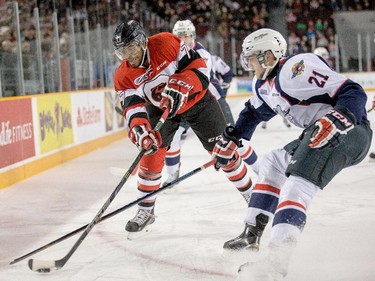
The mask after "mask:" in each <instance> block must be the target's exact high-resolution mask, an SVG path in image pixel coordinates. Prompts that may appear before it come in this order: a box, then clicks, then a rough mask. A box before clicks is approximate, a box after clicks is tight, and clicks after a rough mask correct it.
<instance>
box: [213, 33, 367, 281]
mask: <svg viewBox="0 0 375 281" xmlns="http://www.w3.org/2000/svg"><path fill="white" fill-rule="evenodd" d="M286 50H287V44H286V41H285V39H284V38H283V36H282V35H281V34H280V33H279V32H277V31H275V30H272V29H266V28H264V29H259V30H257V31H255V32H253V33H251V34H250V35H249V36H247V37H246V38H245V39H244V41H243V45H242V54H241V59H242V64H243V67H244V68H245V69H246V70H252V71H254V72H255V79H254V80H253V89H254V96H252V97H251V98H250V100H249V101H248V102H247V103H246V104H245V108H244V109H243V110H242V111H241V113H240V115H239V118H238V120H237V122H236V124H235V126H234V127H232V126H229V127H227V128H226V129H225V131H224V132H223V134H222V137H221V139H220V140H219V141H218V142H217V144H216V146H215V148H214V151H213V157H214V158H216V160H217V162H216V167H217V168H219V167H220V166H221V165H226V164H227V163H228V161H231V159H232V157H233V154H230V153H229V151H232V153H234V152H235V151H236V150H237V147H238V145H239V144H240V139H241V138H245V139H249V140H250V139H251V137H252V135H253V132H254V130H255V128H256V126H257V125H258V124H259V123H260V122H262V121H267V120H269V119H271V118H273V117H274V116H276V115H277V114H279V115H281V116H283V117H285V118H287V119H288V120H289V121H290V122H291V123H292V124H294V125H295V126H297V127H300V128H302V129H304V130H303V132H302V134H301V135H300V137H299V138H298V139H296V140H294V141H292V142H290V143H288V144H287V145H285V146H284V147H283V148H280V149H275V150H272V151H271V152H270V153H269V154H267V155H266V156H264V158H263V159H262V161H261V163H260V169H259V177H258V180H257V183H256V184H255V186H254V190H253V194H252V196H251V199H250V203H249V207H248V209H247V213H246V216H245V228H244V230H243V232H242V233H241V234H240V235H239V236H238V237H236V238H234V239H231V240H229V241H227V242H226V243H225V244H224V248H225V249H230V250H240V249H253V250H258V249H259V243H260V238H261V236H262V233H263V231H264V229H265V227H266V225H267V223H268V222H269V221H272V228H271V235H270V241H269V255H267V257H266V258H265V259H264V260H262V261H259V262H255V263H246V264H244V265H242V266H241V267H240V270H239V279H238V280H257V281H260V280H280V279H282V278H283V277H284V276H285V275H286V274H287V268H288V262H289V260H290V257H291V255H292V252H293V249H294V247H295V246H296V243H297V239H298V237H299V235H300V234H301V232H302V230H303V228H304V226H305V224H306V218H307V209H308V207H309V205H310V203H311V201H312V199H313V198H314V196H315V194H316V193H317V191H318V190H319V189H324V188H325V187H326V186H327V184H329V182H330V181H331V180H332V179H333V178H334V177H335V175H337V174H338V173H339V172H340V171H341V170H342V169H344V168H346V167H350V166H353V165H356V164H358V163H359V162H361V161H362V160H363V159H364V157H365V156H366V154H367V152H368V150H369V147H370V144H371V139H372V131H371V128H370V123H369V121H368V120H367V114H366V109H365V104H366V99H367V96H366V93H365V92H364V90H363V89H362V87H361V86H360V85H359V84H357V83H355V82H353V81H351V80H349V79H347V78H346V77H344V76H343V75H341V74H339V73H337V72H335V71H333V70H332V69H331V68H330V67H329V66H328V65H327V63H326V62H325V61H324V60H322V59H321V58H320V57H318V56H316V55H314V54H312V53H305V54H299V55H295V56H291V57H287V58H285V57H284V56H285V52H286ZM353 188H354V187H353ZM250 276H251V277H252V278H253V279H250V278H249V277H250Z"/></svg>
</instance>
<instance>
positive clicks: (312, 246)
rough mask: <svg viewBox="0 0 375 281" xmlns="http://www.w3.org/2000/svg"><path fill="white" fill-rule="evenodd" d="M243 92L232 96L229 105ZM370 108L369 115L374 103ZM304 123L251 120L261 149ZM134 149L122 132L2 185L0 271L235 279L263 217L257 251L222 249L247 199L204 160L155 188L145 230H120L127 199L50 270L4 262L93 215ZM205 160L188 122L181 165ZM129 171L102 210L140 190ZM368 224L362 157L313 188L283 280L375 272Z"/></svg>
mask: <svg viewBox="0 0 375 281" xmlns="http://www.w3.org/2000/svg"><path fill="white" fill-rule="evenodd" d="M244 102H245V99H243V98H242V99H238V98H237V99H230V100H229V103H230V105H231V107H232V110H233V112H234V114H235V115H237V114H238V112H239V111H240V109H241V108H242V105H243V103H244ZM369 116H370V118H371V120H372V121H373V124H375V120H374V119H375V113H371V114H370V115H369ZM373 128H374V126H373ZM300 131H301V130H300V129H297V128H290V129H288V128H286V127H285V126H284V124H283V123H282V120H281V118H279V117H276V118H274V119H273V120H271V121H270V123H269V124H268V127H267V129H266V130H263V129H261V128H259V129H257V131H256V133H255V135H254V138H253V140H252V145H253V147H254V148H255V150H256V151H257V153H258V154H259V155H260V156H262V155H264V154H265V153H266V152H267V151H269V150H270V149H271V148H276V147H281V146H283V145H284V144H286V143H287V142H288V141H289V140H292V139H293V138H295V137H297V136H298V135H299V133H300ZM373 144H374V143H373ZM372 150H375V144H374V145H373V146H372ZM137 153H138V151H137V150H136V148H135V147H134V145H132V144H131V143H130V142H129V140H128V139H126V140H122V141H119V142H116V143H114V144H112V145H110V146H108V147H105V148H102V149H99V150H97V151H95V152H92V153H90V154H88V155H85V156H82V157H80V158H78V159H75V160H73V161H70V162H68V163H65V164H63V165H61V166H58V167H56V168H53V169H50V170H48V171H45V172H43V173H41V174H38V175H36V176H34V177H32V178H29V179H27V180H25V181H23V182H20V183H18V184H15V185H13V186H11V187H8V188H6V189H3V190H0V202H1V203H0V211H1V215H0V225H1V228H0V281H34V280H53V281H119V280H126V281H132V280H142V281H147V280H150V281H151V280H152V281H169V280H180V281H188V280H189V281H190V280H191V281H193V280H207V281H210V280H215V281H228V280H235V279H236V272H237V269H238V267H239V266H240V265H241V264H243V263H245V262H246V261H249V260H257V259H260V258H261V257H263V256H264V255H265V254H266V253H267V247H266V245H267V242H268V239H269V231H270V227H269V226H267V228H266V230H265V234H264V236H263V238H262V245H261V250H260V252H259V253H256V254H254V253H244V254H229V253H224V252H223V250H222V245H223V243H224V242H225V241H226V240H228V239H231V238H233V237H234V236H237V235H238V234H239V233H240V232H241V231H242V230H243V222H242V220H243V217H244V215H245V210H246V205H245V201H244V200H243V198H242V196H240V194H239V193H238V192H237V191H236V190H235V189H234V187H233V186H232V185H231V184H230V183H229V182H228V181H227V180H226V178H225V176H224V175H223V174H222V173H221V172H216V171H215V170H214V169H213V168H208V169H206V170H204V171H202V172H200V173H199V174H197V175H194V176H193V177H191V178H188V179H186V180H185V181H183V182H182V183H180V184H179V185H178V186H176V187H175V188H174V189H173V190H170V191H168V192H165V193H162V194H160V195H159V196H158V199H157V205H156V210H155V212H156V215H157V218H156V222H155V223H154V225H153V228H152V232H151V233H149V234H147V235H145V236H143V237H140V238H138V239H136V240H132V241H129V240H127V239H126V233H125V231H124V227H125V223H126V222H127V220H128V219H130V218H132V217H133V215H134V213H135V212H136V208H131V209H129V210H126V211H124V212H123V213H121V214H118V215H116V216H115V217H113V218H110V219H108V220H107V221H105V222H103V223H100V224H99V225H96V226H95V227H94V229H93V230H92V231H91V233H90V234H89V235H88V236H87V238H86V239H85V240H84V241H83V243H82V244H81V245H80V247H79V248H78V249H77V251H76V252H75V253H74V255H73V256H72V257H71V258H70V260H69V261H68V262H67V264H66V265H65V266H64V267H63V268H62V269H60V270H58V271H56V272H52V273H45V274H40V273H35V272H32V271H31V270H30V269H29V268H28V266H27V261H28V259H25V260H23V261H20V262H18V263H16V264H14V265H9V262H10V261H12V260H14V259H15V258H18V257H20V256H22V255H24V254H27V253H29V252H31V251H33V250H35V249H37V248H39V247H40V246H43V245H45V244H47V243H49V242H51V241H53V240H55V239H57V238H59V237H60V236H63V235H65V234H66V233H69V232H71V231H73V230H75V229H77V228H79V227H81V226H82V225H85V224H87V223H90V222H91V220H92V219H93V218H94V217H95V215H96V213H97V212H98V210H99V209H100V208H101V207H102V205H103V204H104V202H105V201H106V200H107V198H108V197H109V195H110V194H111V193H112V191H113V190H114V188H115V187H116V185H117V184H118V183H119V182H120V180H121V177H119V176H118V175H114V174H116V173H113V170H116V167H117V168H119V169H118V170H120V171H121V169H127V168H129V167H130V165H131V163H132V162H133V160H134V159H135V156H136V155H137ZM209 160H210V157H209V155H208V154H207V153H206V152H205V151H204V150H203V148H202V147H201V145H200V143H199V141H198V140H197V138H196V137H195V136H194V134H193V133H192V132H190V134H189V135H188V138H187V140H186V141H185V143H184V146H183V148H182V167H181V169H182V170H181V172H182V173H186V172H189V171H191V170H193V169H194V168H196V167H199V166H201V165H202V164H204V163H205V162H207V161H209ZM114 167H115V169H114ZM118 170H117V171H118ZM111 171H112V173H111ZM252 175H253V179H254V181H255V180H256V176H255V174H253V173H252ZM164 176H165V175H164ZM135 179H136V178H135V177H131V178H130V179H129V180H128V181H127V182H126V184H125V186H124V187H123V189H122V190H121V191H120V193H119V194H118V196H117V197H116V198H115V200H114V201H113V202H112V204H111V205H110V207H109V209H108V210H107V212H106V213H108V212H110V211H113V210H115V209H117V208H120V207H122V206H124V205H125V204H127V203H129V202H131V201H133V200H135V199H136V196H137V192H136V180H135ZM374 233H375V163H370V162H369V158H368V157H367V158H366V159H365V160H364V161H363V162H362V163H360V164H359V165H358V166H356V167H352V168H348V169H346V170H344V171H342V172H341V173H340V174H339V175H338V176H337V177H336V178H335V179H334V180H333V181H332V182H331V184H330V185H329V186H328V187H327V188H326V189H325V190H324V191H322V192H318V194H317V196H316V198H315V199H314V200H313V202H312V204H311V206H310V209H309V210H308V221H307V225H306V227H305V230H304V233H303V235H302V236H301V239H300V241H299V243H298V246H297V249H296V252H295V255H294V256H293V259H292V261H291V264H290V271H289V275H288V276H287V278H286V279H285V280H298V281H310V280H311V281H316V280H319V281H353V280H360V281H373V280H375V243H374ZM76 239H78V235H75V236H73V237H71V238H69V239H67V240H65V241H64V242H61V243H59V244H56V245H54V246H52V247H50V248H48V249H46V250H44V251H42V252H40V253H38V254H36V255H35V256H32V258H37V259H41V260H48V259H52V260H56V259H60V258H62V257H63V256H65V255H66V254H67V252H68V251H69V250H70V248H71V247H72V246H73V244H74V243H75V242H76Z"/></svg>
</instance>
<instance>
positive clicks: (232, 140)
mask: <svg viewBox="0 0 375 281" xmlns="http://www.w3.org/2000/svg"><path fill="white" fill-rule="evenodd" d="M234 133H235V128H234V127H233V126H228V127H226V128H225V131H224V132H223V134H222V135H221V137H220V139H219V141H218V142H217V143H216V145H215V147H214V149H213V151H212V157H213V158H214V159H216V163H215V166H214V167H215V169H216V170H219V169H220V168H221V167H223V166H226V165H228V163H229V162H230V161H232V160H233V159H234V157H235V152H236V150H237V148H238V147H242V143H241V141H240V140H238V139H237V138H236V137H235V134H234Z"/></svg>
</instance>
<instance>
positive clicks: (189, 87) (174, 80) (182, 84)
mask: <svg viewBox="0 0 375 281" xmlns="http://www.w3.org/2000/svg"><path fill="white" fill-rule="evenodd" d="M168 84H175V85H178V86H181V87H184V88H186V89H188V90H189V91H190V90H191V89H193V86H191V85H189V84H188V83H186V82H185V81H182V80H179V79H176V78H171V79H169V81H168Z"/></svg>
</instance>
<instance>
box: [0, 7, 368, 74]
mask: <svg viewBox="0 0 375 281" xmlns="http://www.w3.org/2000/svg"><path fill="white" fill-rule="evenodd" d="M278 1H283V0H278ZM284 1H285V20H286V23H287V30H288V41H289V42H288V43H289V53H290V54H296V53H300V52H306V51H313V48H314V47H319V46H321V47H325V48H326V49H327V50H328V51H329V54H330V56H333V55H334V48H335V27H334V22H333V17H332V14H333V12H335V11H359V10H371V9H374V8H375V7H374V1H373V0H284ZM276 2H277V1H271V0H260V1H255V0H236V1H230V0H215V1H212V0H191V1H178V0H148V1H144V0H128V1H119V0H74V1H73V0H69V1H66V0H54V1H47V0H36V1H28V0H18V1H17V3H18V8H19V19H20V30H21V40H22V53H23V54H24V55H25V56H27V55H28V54H30V55H35V54H36V47H35V42H36V40H35V39H36V32H35V25H34V8H35V7H37V8H38V11H39V17H40V28H41V42H42V46H41V47H42V53H43V57H44V58H53V57H54V56H55V55H56V54H55V52H54V50H55V49H56V48H55V46H54V44H55V41H54V39H53V36H54V29H53V24H52V22H53V21H52V13H53V12H54V11H55V12H57V16H58V22H59V27H58V29H59V36H60V48H61V50H60V51H61V55H62V56H66V55H67V53H68V51H69V48H68V47H67V46H68V45H69V30H68V20H67V16H68V14H69V15H71V16H72V17H73V18H74V19H75V23H77V24H76V26H75V28H78V29H81V31H83V27H84V25H83V21H80V19H81V20H83V19H87V20H88V23H89V28H91V29H92V28H95V27H96V25H97V24H98V23H99V24H100V25H101V26H102V27H108V26H113V25H115V24H117V23H118V22H119V21H120V20H127V19H130V18H132V19H137V20H141V21H143V23H147V26H146V28H147V29H148V30H149V32H150V35H151V34H153V33H157V32H159V31H170V30H171V29H172V26H173V25H174V23H175V22H176V21H177V20H181V19H190V20H192V22H193V23H194V25H195V26H196V29H197V35H198V38H205V37H207V36H210V35H213V34H214V35H215V36H218V37H219V38H221V39H222V40H224V42H226V43H227V44H230V39H231V38H235V39H236V40H237V41H238V42H242V39H243V38H244V37H245V36H246V35H248V34H249V33H251V32H252V31H254V30H256V29H259V28H262V27H268V26H269V13H270V11H269V7H270V6H272V4H274V3H276ZM14 3H15V2H12V1H4V0H0V67H1V66H4V61H3V60H6V59H4V57H5V54H10V53H15V52H16V38H17V36H16V35H17V34H16V29H15V24H14V18H15V14H14ZM279 6H280V5H279ZM213 26H214V27H215V28H212V27H213ZM76 31H77V29H76ZM239 45H240V44H239ZM237 52H238V50H237ZM7 59H8V60H9V58H7ZM24 64H25V67H27V64H28V61H27V59H26V60H25V62H24ZM13 65H15V64H13Z"/></svg>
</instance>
